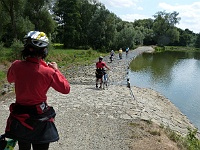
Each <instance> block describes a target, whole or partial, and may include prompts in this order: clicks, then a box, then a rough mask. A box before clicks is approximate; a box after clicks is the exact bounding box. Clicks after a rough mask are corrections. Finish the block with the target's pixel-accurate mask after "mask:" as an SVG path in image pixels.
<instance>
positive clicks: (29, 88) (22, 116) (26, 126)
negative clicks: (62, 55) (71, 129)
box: [6, 31, 70, 150]
mask: <svg viewBox="0 0 200 150" xmlns="http://www.w3.org/2000/svg"><path fill="white" fill-rule="evenodd" d="M24 42H25V44H24V50H23V51H22V58H23V60H16V61H14V62H13V63H12V65H11V67H10V68H9V70H8V73H7V80H8V82H10V83H14V84H15V93H16V102H15V103H13V104H11V105H10V116H9V118H8V120H7V126H6V137H8V138H12V139H15V140H17V141H18V145H19V150H30V149H31V145H32V147H33V150H48V148H49V143H50V142H55V141H57V140H58V139H59V136H58V132H57V129H56V127H55V124H54V117H55V115H56V113H55V111H54V109H53V107H51V106H49V105H48V104H47V96H46V94H47V91H48V89H49V88H50V87H52V88H54V89H55V90H56V91H58V92H60V93H63V94H68V93H69V92H70V85H69V83H68V81H67V79H66V78H65V77H64V75H62V73H61V72H60V71H59V70H58V66H57V64H56V63H55V62H52V63H49V64H47V63H46V62H45V61H44V59H45V57H46V56H47V53H48V50H47V47H48V44H49V41H48V38H47V36H46V34H45V33H44V32H39V31H30V32H29V33H28V34H27V35H25V37H24Z"/></svg>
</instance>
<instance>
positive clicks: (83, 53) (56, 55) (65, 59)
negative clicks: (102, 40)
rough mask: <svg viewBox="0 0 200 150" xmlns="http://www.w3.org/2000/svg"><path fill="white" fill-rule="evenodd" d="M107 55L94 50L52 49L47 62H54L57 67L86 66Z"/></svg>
mask: <svg viewBox="0 0 200 150" xmlns="http://www.w3.org/2000/svg"><path fill="white" fill-rule="evenodd" d="M100 55H101V56H105V55H108V54H106V53H100V52H97V51H95V50H74V49H67V50H64V49H54V50H50V51H49V55H48V56H47V58H46V61H47V62H52V61H55V62H57V63H58V65H59V66H69V65H88V64H91V63H92V62H93V61H94V60H96V59H97V58H98V57H99V56H100Z"/></svg>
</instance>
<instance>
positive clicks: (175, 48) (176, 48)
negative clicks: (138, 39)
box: [155, 46, 200, 52]
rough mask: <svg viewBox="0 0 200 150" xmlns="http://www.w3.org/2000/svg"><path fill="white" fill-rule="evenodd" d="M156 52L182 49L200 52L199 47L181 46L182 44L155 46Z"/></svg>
mask: <svg viewBox="0 0 200 150" xmlns="http://www.w3.org/2000/svg"><path fill="white" fill-rule="evenodd" d="M155 50H156V52H164V51H184V52H200V48H194V47H185V46H184V47H183V46H163V47H158V46H157V47H155Z"/></svg>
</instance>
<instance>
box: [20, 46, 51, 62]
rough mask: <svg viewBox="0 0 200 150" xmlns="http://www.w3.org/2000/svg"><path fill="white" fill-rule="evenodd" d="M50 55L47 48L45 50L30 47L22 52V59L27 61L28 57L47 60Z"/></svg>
mask: <svg viewBox="0 0 200 150" xmlns="http://www.w3.org/2000/svg"><path fill="white" fill-rule="evenodd" d="M47 55H48V49H47V47H44V48H33V47H32V46H30V45H28V46H26V47H24V50H22V51H21V57H22V59H26V58H27V57H41V58H42V59H45V58H46V56H47Z"/></svg>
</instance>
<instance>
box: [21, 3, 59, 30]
mask: <svg viewBox="0 0 200 150" xmlns="http://www.w3.org/2000/svg"><path fill="white" fill-rule="evenodd" d="M51 4H52V0H26V3H25V10H24V16H23V17H24V18H29V20H30V21H31V23H32V24H33V25H34V26H35V29H34V30H37V31H43V32H45V33H47V34H50V33H52V32H53V31H54V29H55V27H56V24H55V21H54V20H53V15H52V14H50V12H49V10H51Z"/></svg>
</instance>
